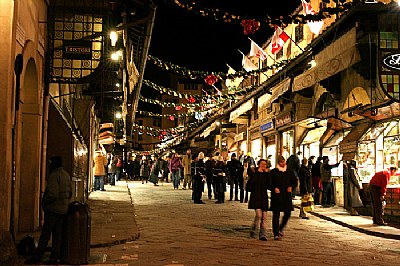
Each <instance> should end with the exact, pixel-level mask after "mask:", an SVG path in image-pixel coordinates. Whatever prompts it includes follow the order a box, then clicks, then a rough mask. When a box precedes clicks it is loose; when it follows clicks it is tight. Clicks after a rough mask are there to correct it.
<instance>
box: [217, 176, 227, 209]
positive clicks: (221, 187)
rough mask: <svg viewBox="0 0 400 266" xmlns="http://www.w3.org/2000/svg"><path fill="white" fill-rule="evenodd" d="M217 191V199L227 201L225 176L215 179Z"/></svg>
mask: <svg viewBox="0 0 400 266" xmlns="http://www.w3.org/2000/svg"><path fill="white" fill-rule="evenodd" d="M215 181H216V182H215V191H216V192H217V200H218V201H219V202H221V203H223V202H225V184H224V178H223V177H217V178H216V179H215Z"/></svg>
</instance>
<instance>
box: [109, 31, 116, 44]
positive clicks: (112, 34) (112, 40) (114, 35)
mask: <svg viewBox="0 0 400 266" xmlns="http://www.w3.org/2000/svg"><path fill="white" fill-rule="evenodd" d="M110 40H111V46H112V47H115V45H116V44H117V41H118V33H117V32H116V31H112V32H110Z"/></svg>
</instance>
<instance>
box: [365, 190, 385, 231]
mask: <svg viewBox="0 0 400 266" xmlns="http://www.w3.org/2000/svg"><path fill="white" fill-rule="evenodd" d="M369 190H370V196H371V203H372V215H373V222H374V224H383V223H384V222H385V221H384V220H383V217H382V214H383V207H382V200H381V195H382V194H381V188H380V187H377V186H374V185H370V186H369Z"/></svg>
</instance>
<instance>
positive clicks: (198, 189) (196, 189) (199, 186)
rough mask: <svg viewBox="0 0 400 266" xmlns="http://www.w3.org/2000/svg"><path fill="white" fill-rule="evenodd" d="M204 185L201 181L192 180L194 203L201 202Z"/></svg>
mask: <svg viewBox="0 0 400 266" xmlns="http://www.w3.org/2000/svg"><path fill="white" fill-rule="evenodd" d="M203 188H204V183H203V181H202V180H201V179H193V180H192V189H193V201H194V203H199V202H201V197H202V195H203Z"/></svg>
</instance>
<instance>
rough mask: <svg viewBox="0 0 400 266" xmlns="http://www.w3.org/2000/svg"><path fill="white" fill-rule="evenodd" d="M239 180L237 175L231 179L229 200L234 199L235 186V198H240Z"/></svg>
mask: <svg viewBox="0 0 400 266" xmlns="http://www.w3.org/2000/svg"><path fill="white" fill-rule="evenodd" d="M238 185H239V181H238V179H237V178H236V177H232V178H230V179H229V187H230V190H229V200H233V187H235V200H238V193H239V188H238Z"/></svg>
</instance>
